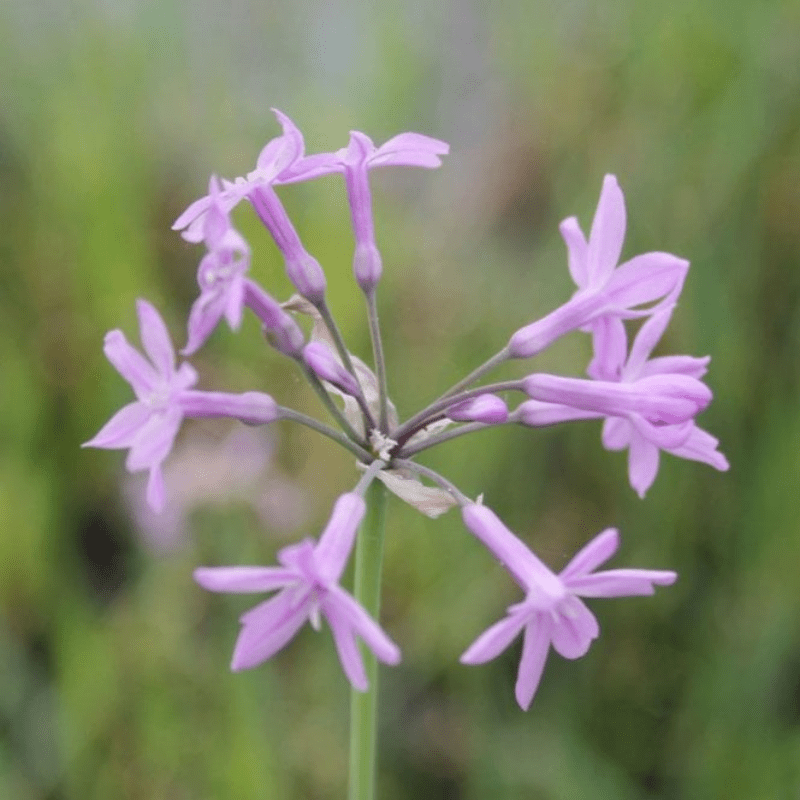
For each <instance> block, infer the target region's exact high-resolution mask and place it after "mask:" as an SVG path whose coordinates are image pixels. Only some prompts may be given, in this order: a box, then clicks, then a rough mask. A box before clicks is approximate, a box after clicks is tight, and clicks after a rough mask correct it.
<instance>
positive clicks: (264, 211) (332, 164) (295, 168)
mask: <svg viewBox="0 0 800 800" xmlns="http://www.w3.org/2000/svg"><path fill="white" fill-rule="evenodd" d="M273 112H274V114H275V116H276V117H277V118H278V121H279V122H280V124H281V127H282V128H283V133H282V134H281V135H280V136H277V137H276V138H274V139H272V140H271V141H270V142H268V143H267V144H266V145H265V147H264V148H263V150H262V151H261V153H260V154H259V156H258V160H257V162H256V168H255V169H254V170H252V171H251V172H249V173H248V174H247V176H246V177H239V178H236V180H235V181H233V182H231V181H223V191H222V192H220V193H219V195H218V196H217V195H213V194H208V195H206V196H205V197H201V198H200V199H199V200H196V201H195V202H194V203H192V204H191V205H190V206H189V207H188V208H187V209H186V210H185V211H184V212H183V213H182V214H181V215H180V216H179V217H178V219H176V220H175V222H174V224H173V226H172V228H173V230H184V229H185V230H184V233H183V237H184V238H185V239H186V240H187V241H190V242H199V241H201V240H202V239H203V237H204V227H205V223H204V218H205V216H206V215H207V214H208V212H209V210H210V209H211V207H212V205H215V204H216V205H218V206H219V207H220V208H222V209H223V210H224V211H226V212H227V211H230V210H231V209H232V208H233V207H234V206H236V205H237V204H238V203H239V202H240V201H241V200H243V199H244V198H247V199H248V200H249V201H250V203H251V205H252V206H253V208H254V209H255V211H256V213H257V214H258V216H259V217H260V218H261V221H262V222H263V223H264V225H265V226H266V228H267V230H268V231H269V232H270V234H272V238H273V239H274V240H275V244H276V245H277V246H278V249H279V250H280V251H281V253H282V254H283V257H284V259H285V262H286V273H287V275H288V276H289V280H291V281H292V283H293V284H294V285H295V288H296V289H297V291H298V292H300V294H302V295H303V297H306V298H308V299H309V300H312V301H313V302H319V301H321V300H322V299H323V297H324V295H325V287H326V281H325V274H324V272H323V271H322V267H321V266H320V265H319V262H318V261H317V260H316V259H315V258H314V257H313V256H312V255H310V254H309V253H308V252H307V251H306V249H305V248H304V247H303V244H302V242H301V241H300V237H299V236H298V235H297V231H296V230H295V229H294V226H293V225H292V222H291V220H290V219H289V216H288V215H287V213H286V210H285V209H284V207H283V204H282V203H281V201H280V199H279V198H278V195H277V194H276V193H275V190H274V188H273V186H275V185H277V184H283V183H295V182H297V181H303V180H309V179H311V178H316V177H318V176H320V175H326V174H330V173H332V172H339V171H341V167H340V165H339V164H338V163H337V161H336V160H335V159H334V157H333V155H332V154H321V155H319V156H308V157H306V156H305V155H304V153H305V144H304V142H303V135H302V134H301V133H300V130H299V129H298V128H297V126H296V125H295V124H294V123H293V122H292V121H291V120H290V119H289V117H287V116H286V115H285V114H283V113H281V112H280V111H278V110H277V109H273Z"/></svg>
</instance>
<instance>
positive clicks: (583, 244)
mask: <svg viewBox="0 0 800 800" xmlns="http://www.w3.org/2000/svg"><path fill="white" fill-rule="evenodd" d="M558 229H559V231H561V238H562V239H563V240H564V244H566V246H567V266H568V267H569V274H570V275H571V276H572V280H573V281H575V284H576V286H577V287H578V288H579V289H586V288H587V287H588V286H589V276H588V274H587V272H586V266H587V258H588V255H589V245H588V243H587V241H586V237H585V236H584V235H583V231H582V230H581V227H580V225H579V224H578V220H577V219H576V218H575V217H569V218H568V219H565V220H564V221H563V222H562V223H561V224H560V225H559V226H558Z"/></svg>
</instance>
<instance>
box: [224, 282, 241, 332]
mask: <svg viewBox="0 0 800 800" xmlns="http://www.w3.org/2000/svg"><path fill="white" fill-rule="evenodd" d="M226 298H227V301H226V303H225V312H224V313H225V320H226V321H227V323H228V326H229V327H230V329H231V330H232V331H238V330H239V328H240V327H241V326H242V315H243V313H244V278H243V277H242V276H241V275H235V276H234V277H233V278H231V281H230V283H229V284H228V291H227V294H226Z"/></svg>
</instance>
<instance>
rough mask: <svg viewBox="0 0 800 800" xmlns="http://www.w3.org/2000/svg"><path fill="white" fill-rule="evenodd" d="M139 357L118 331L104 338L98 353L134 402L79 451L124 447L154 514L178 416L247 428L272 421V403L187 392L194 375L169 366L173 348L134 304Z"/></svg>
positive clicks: (261, 397) (143, 307)
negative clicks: (142, 475)
mask: <svg viewBox="0 0 800 800" xmlns="http://www.w3.org/2000/svg"><path fill="white" fill-rule="evenodd" d="M136 310H137V314H138V317H139V332H140V335H141V339H142V344H143V345H144V349H145V352H146V353H147V356H148V358H149V361H148V358H144V357H143V356H142V355H141V353H139V351H138V350H136V349H135V348H133V347H131V345H130V344H129V343H128V341H127V339H126V338H125V334H123V333H122V331H119V330H113V331H109V332H108V333H107V334H106V338H105V344H104V346H103V351H104V352H105V354H106V358H107V359H108V360H109V361H110V362H111V364H112V365H113V366H114V368H115V369H116V370H117V372H119V374H120V375H122V377H123V378H125V380H126V381H128V383H129V384H130V385H131V388H132V389H133V391H134V394H135V395H136V400H135V401H134V402H133V403H129V404H128V405H126V406H124V407H123V408H122V409H120V410H119V411H118V412H117V413H116V414H115V415H114V416H113V417H112V418H111V419H110V420H109V421H108V422H107V423H106V424H105V425H104V426H103V428H102V429H101V430H100V431H99V432H98V434H97V435H96V436H95V437H94V438H93V439H91V440H90V441H88V442H86V443H84V445H83V447H100V448H104V449H111V450H116V449H123V450H124V449H127V450H128V451H129V452H128V458H127V461H126V462H125V466H126V468H127V469H128V471H129V472H138V471H140V470H145V469H146V470H149V471H150V477H149V480H148V483H147V502H148V503H149V504H150V506H151V507H152V508H153V509H154V510H156V511H160V510H161V509H162V508H163V507H164V503H165V501H166V497H165V492H164V478H163V475H162V470H161V465H162V464H163V462H164V459H166V457H167V456H168V455H169V452H170V450H171V449H172V445H173V442H174V441H175V437H176V436H177V434H178V429H179V428H180V426H181V422H183V418H184V417H220V416H225V417H234V418H237V419H241V420H242V421H243V422H247V423H250V424H265V423H268V422H271V421H273V420H274V419H277V417H278V407H277V405H276V404H275V401H274V400H273V399H272V398H271V397H270V396H269V395H266V394H262V393H260V392H245V393H244V394H241V395H235V394H228V393H227V392H199V391H193V390H192V389H191V387H192V386H194V385H195V383H197V373H196V372H195V371H194V369H193V368H192V367H191V366H190V365H189V364H186V363H184V364H181V366H180V367H179V368H178V369H176V368H175V350H174V349H173V347H172V341H171V340H170V338H169V333H168V332H167V328H166V326H165V325H164V321H163V320H162V319H161V317H160V316H159V313H158V312H157V311H156V310H155V308H153V306H151V305H150V303H148V302H147V301H146V300H137V301H136Z"/></svg>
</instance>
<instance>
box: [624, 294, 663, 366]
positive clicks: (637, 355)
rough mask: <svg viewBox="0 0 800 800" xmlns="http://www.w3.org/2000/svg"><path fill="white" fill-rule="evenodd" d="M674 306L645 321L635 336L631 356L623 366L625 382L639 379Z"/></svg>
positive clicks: (656, 313) (657, 312)
mask: <svg viewBox="0 0 800 800" xmlns="http://www.w3.org/2000/svg"><path fill="white" fill-rule="evenodd" d="M674 309H675V306H674V305H669V306H666V307H665V308H663V309H661V310H660V311H656V312H655V313H654V314H653V315H652V316H651V317H650V318H649V319H647V320H646V321H645V323H644V324H643V325H642V327H641V328H640V329H639V333H637V334H636V338H635V339H634V340H633V345H632V346H631V354H630V355H629V356H628V363H627V364H626V365H625V371H624V375H625V378H626V380H635V379H636V378H638V377H639V375H640V374H641V371H642V367H643V366H644V364H645V362H646V361H647V359H648V358H649V357H650V353H652V352H653V348H654V347H655V346H656V345H657V344H658V342H659V341H660V339H661V337H662V335H663V334H664V331H665V330H666V329H667V325H669V321H670V318H671V317H672V312H673V311H674Z"/></svg>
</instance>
